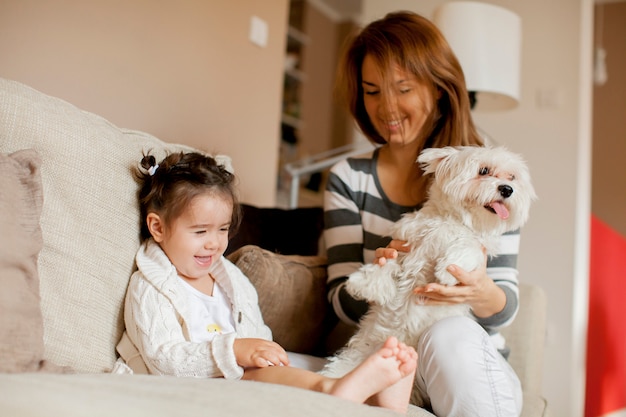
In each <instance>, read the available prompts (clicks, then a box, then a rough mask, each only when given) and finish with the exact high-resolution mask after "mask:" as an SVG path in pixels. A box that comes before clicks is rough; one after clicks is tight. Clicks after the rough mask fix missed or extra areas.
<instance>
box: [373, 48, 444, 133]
mask: <svg viewBox="0 0 626 417" xmlns="http://www.w3.org/2000/svg"><path fill="white" fill-rule="evenodd" d="M361 76H362V80H363V102H364V104H365V110H366V111H367V115H368V116H369V118H370V121H371V122H372V125H373V126H374V128H375V129H376V131H377V132H378V134H379V135H380V136H381V137H383V138H384V139H385V140H386V141H387V143H389V144H394V143H395V144H401V145H408V144H410V143H413V142H415V141H416V140H417V139H418V138H420V137H421V136H420V134H419V133H420V131H421V130H422V128H423V127H424V123H425V122H426V120H427V118H428V116H429V115H430V112H431V111H432V108H433V104H434V100H433V97H432V95H431V94H430V91H429V89H428V87H427V86H425V85H424V84H422V83H420V82H418V80H417V78H416V77H415V76H414V75H413V74H411V73H408V72H406V71H405V70H404V69H402V68H400V66H398V65H393V66H392V73H391V74H390V77H389V78H390V81H391V83H392V86H391V88H387V86H386V85H385V81H384V80H383V78H382V75H381V71H380V68H379V66H378V65H377V64H376V61H374V59H373V58H372V57H371V56H370V55H366V56H365V59H364V60H363V65H362V67H361Z"/></svg>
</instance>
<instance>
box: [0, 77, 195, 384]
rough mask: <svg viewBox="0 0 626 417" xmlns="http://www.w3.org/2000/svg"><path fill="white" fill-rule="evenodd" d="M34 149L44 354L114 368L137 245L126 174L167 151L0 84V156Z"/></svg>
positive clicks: (131, 185) (80, 366) (92, 368)
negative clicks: (40, 199)
mask: <svg viewBox="0 0 626 417" xmlns="http://www.w3.org/2000/svg"><path fill="white" fill-rule="evenodd" d="M26 148H33V149H35V150H36V151H38V152H39V154H40V156H41V158H42V160H43V163H42V167H41V175H42V182H43V192H44V204H43V209H42V214H41V228H42V234H43V241H44V247H43V249H42V251H41V252H40V254H39V265H38V267H39V276H40V292H41V308H42V313H43V318H44V341H45V357H46V359H49V360H51V361H52V362H54V363H56V364H58V365H68V366H71V367H72V368H74V369H75V370H76V371H78V372H103V371H107V370H110V368H111V366H112V365H113V363H114V362H115V345H116V344H117V342H118V340H119V338H120V336H121V333H122V330H123V314H122V307H123V299H124V295H125V291H126V286H127V283H128V279H129V277H130V275H131V273H132V271H133V268H134V256H135V253H136V251H137V249H138V247H139V215H138V209H137V204H136V191H137V184H136V183H135V181H134V180H133V178H132V175H131V167H133V166H136V165H137V164H138V162H139V160H140V159H141V156H142V152H143V151H152V152H153V153H154V154H156V155H157V158H158V157H161V156H163V155H164V154H165V152H166V151H167V150H189V149H191V148H188V147H185V146H182V145H173V144H166V143H165V142H162V141H161V140H159V139H157V138H155V137H153V136H150V135H148V134H146V133H142V132H137V131H131V130H125V129H119V128H117V127H116V126H114V125H112V124H111V123H109V122H108V121H106V120H105V119H103V118H101V117H99V116H97V115H94V114H91V113H88V112H85V111H82V110H80V109H78V108H76V107H75V106H73V105H71V104H69V103H67V102H65V101H63V100H60V99H58V98H54V97H50V96H47V95H45V94H42V93H40V92H38V91H35V90H33V89H31V88H29V87H27V86H24V85H23V84H20V83H17V82H14V81H10V80H5V79H0V152H2V153H9V152H14V151H16V150H19V149H26Z"/></svg>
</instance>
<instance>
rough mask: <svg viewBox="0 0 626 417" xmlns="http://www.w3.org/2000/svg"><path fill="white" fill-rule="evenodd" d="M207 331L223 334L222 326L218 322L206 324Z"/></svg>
mask: <svg viewBox="0 0 626 417" xmlns="http://www.w3.org/2000/svg"><path fill="white" fill-rule="evenodd" d="M206 331H207V332H209V333H218V334H222V328H221V327H220V325H219V324H217V323H213V324H209V325H208V326H206Z"/></svg>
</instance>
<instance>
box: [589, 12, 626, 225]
mask: <svg viewBox="0 0 626 417" xmlns="http://www.w3.org/2000/svg"><path fill="white" fill-rule="evenodd" d="M599 8H603V9H604V10H603V11H602V10H600V9H599ZM595 9H596V16H597V18H596V22H597V23H598V28H597V30H596V32H595V33H596V36H597V38H596V44H597V43H598V42H600V40H601V41H602V46H604V49H605V50H606V52H607V55H606V68H607V75H608V78H607V82H606V84H604V85H595V86H594V88H593V104H594V106H593V159H592V166H593V171H592V194H591V195H592V206H591V209H592V212H593V214H594V215H596V216H598V217H599V218H600V219H601V220H602V221H604V222H605V223H606V224H608V225H609V226H611V228H613V229H614V230H616V231H617V232H618V233H620V234H621V235H622V236H624V237H626V217H625V216H624V213H626V161H625V160H624V158H626V130H625V128H624V126H625V124H624V121H625V120H626V77H625V76H624V74H626V2H620V3H606V4H602V5H599V6H596V8H595ZM600 16H603V17H604V18H603V20H602V21H601V20H599V19H600ZM601 22H602V23H601ZM601 29H602V30H601ZM600 30H601V32H600ZM600 33H602V34H601V35H600Z"/></svg>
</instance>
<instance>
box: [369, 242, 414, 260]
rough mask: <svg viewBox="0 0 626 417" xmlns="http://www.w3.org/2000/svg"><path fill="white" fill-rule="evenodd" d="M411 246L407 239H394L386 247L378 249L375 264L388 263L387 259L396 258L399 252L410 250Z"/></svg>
mask: <svg viewBox="0 0 626 417" xmlns="http://www.w3.org/2000/svg"><path fill="white" fill-rule="evenodd" d="M410 250H411V247H410V246H409V245H407V242H406V241H405V240H392V241H391V242H389V245H387V247H386V248H378V249H376V252H375V255H374V264H376V265H380V266H383V265H385V264H386V263H387V259H396V258H397V257H398V252H408V251H410Z"/></svg>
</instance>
